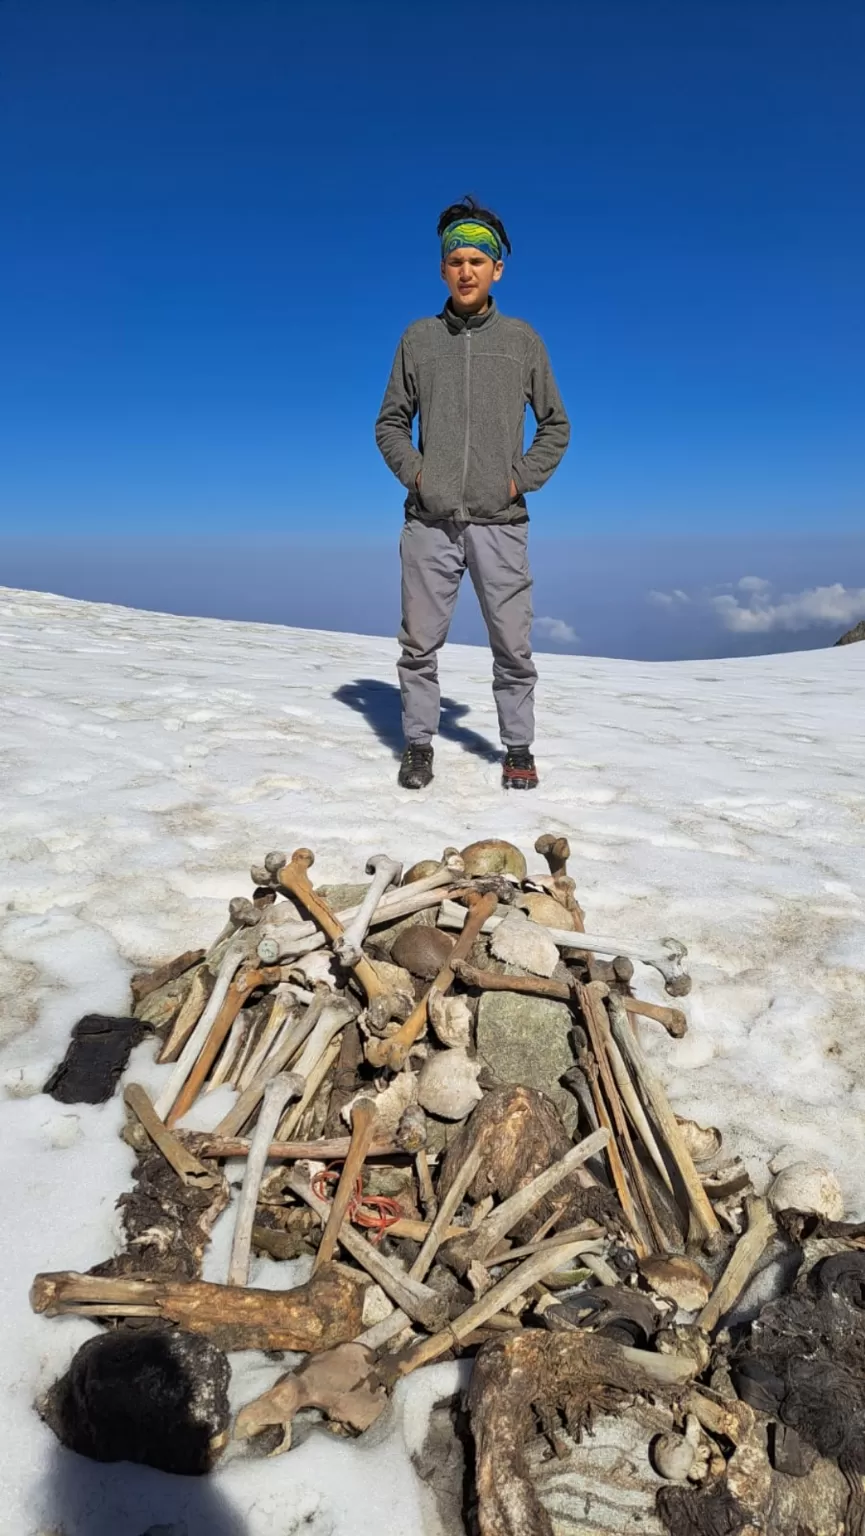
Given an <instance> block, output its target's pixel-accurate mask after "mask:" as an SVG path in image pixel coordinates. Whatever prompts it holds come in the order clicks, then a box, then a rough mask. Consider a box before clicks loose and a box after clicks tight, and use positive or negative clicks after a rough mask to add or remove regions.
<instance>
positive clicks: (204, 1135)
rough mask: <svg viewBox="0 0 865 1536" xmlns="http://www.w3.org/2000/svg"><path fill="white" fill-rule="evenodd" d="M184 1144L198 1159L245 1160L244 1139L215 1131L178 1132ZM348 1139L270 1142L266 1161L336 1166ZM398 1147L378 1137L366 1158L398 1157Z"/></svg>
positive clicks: (246, 1142)
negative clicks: (317, 1163)
mask: <svg viewBox="0 0 865 1536" xmlns="http://www.w3.org/2000/svg"><path fill="white" fill-rule="evenodd" d="M180 1134H181V1137H182V1140H183V1143H184V1145H187V1146H189V1147H192V1148H194V1149H195V1150H196V1151H197V1152H198V1153H199V1154H200V1156H201V1157H212V1158H223V1157H248V1155H249V1147H250V1139H249V1137H248V1136H221V1135H219V1133H218V1132H216V1131H212V1132H211V1131H181V1133H180ZM350 1142H351V1137H349V1136H330V1137H319V1138H318V1139H317V1140H316V1141H272V1142H271V1143H270V1146H269V1147H268V1149H267V1156H268V1160H269V1161H271V1162H278V1163H291V1162H302V1161H303V1160H304V1159H312V1160H313V1161H319V1160H320V1161H321V1162H325V1163H338V1162H341V1161H342V1159H343V1158H345V1157H347V1156H348V1149H349V1145H350ZM401 1155H402V1148H401V1147H400V1146H398V1145H397V1143H396V1142H395V1141H389V1140H388V1139H387V1138H386V1137H382V1139H381V1140H380V1141H374V1142H373V1144H372V1146H371V1147H370V1149H369V1151H368V1153H367V1158H368V1159H369V1158H379V1159H381V1158H386V1157H399V1156H401Z"/></svg>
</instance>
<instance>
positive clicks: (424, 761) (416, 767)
mask: <svg viewBox="0 0 865 1536" xmlns="http://www.w3.org/2000/svg"><path fill="white" fill-rule="evenodd" d="M432 776H433V749H432V747H427V746H422V745H421V744H420V743H419V742H416V741H414V742H412V741H410V742H409V744H408V746H407V747H406V749H405V751H404V752H403V755H402V762H401V763H400V768H399V775H398V778H397V783H398V784H400V785H401V786H402V788H403V789H426V787H427V785H428V784H431V783H432Z"/></svg>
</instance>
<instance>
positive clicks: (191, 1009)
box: [156, 965, 213, 1062]
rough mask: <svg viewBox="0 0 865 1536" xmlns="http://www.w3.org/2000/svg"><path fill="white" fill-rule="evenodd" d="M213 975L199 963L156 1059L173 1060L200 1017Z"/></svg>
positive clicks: (161, 1060)
mask: <svg viewBox="0 0 865 1536" xmlns="http://www.w3.org/2000/svg"><path fill="white" fill-rule="evenodd" d="M212 983H213V976H212V973H211V972H210V971H209V970H208V968H207V966H206V965H200V966H199V967H198V969H197V971H196V972H195V975H194V977H193V978H192V986H191V987H190V989H189V992H188V994H187V996H186V998H185V1000H184V1002H183V1005H182V1007H181V1009H180V1012H179V1014H178V1015H177V1018H176V1019H175V1020H174V1023H173V1024H172V1026H171V1030H170V1032H169V1034H168V1035H167V1037H166V1039H165V1042H164V1044H163V1046H162V1050H161V1051H160V1052H159V1055H158V1056H157V1058H156V1059H157V1061H159V1062H163V1061H175V1060H176V1059H177V1057H178V1055H179V1054H180V1052H181V1050H182V1049H183V1047H184V1045H185V1044H186V1042H187V1040H188V1039H189V1037H190V1035H191V1034H192V1031H193V1030H194V1028H195V1026H196V1024H197V1023H198V1020H199V1019H200V1018H201V1015H202V1012H203V1010H204V1007H205V1004H206V1003H207V999H208V995H209V992H210V991H211V990H212Z"/></svg>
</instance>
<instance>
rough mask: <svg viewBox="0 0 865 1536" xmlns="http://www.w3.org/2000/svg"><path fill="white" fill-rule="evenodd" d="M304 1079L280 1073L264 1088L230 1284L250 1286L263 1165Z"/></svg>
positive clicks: (236, 1226)
mask: <svg viewBox="0 0 865 1536" xmlns="http://www.w3.org/2000/svg"><path fill="white" fill-rule="evenodd" d="M302 1086H303V1079H302V1078H298V1077H295V1076H294V1074H293V1073H291V1072H284V1073H280V1075H279V1076H278V1077H274V1078H273V1079H272V1081H271V1082H269V1083H268V1085H267V1087H266V1088H265V1090H264V1102H263V1104H262V1106H261V1113H260V1115H259V1117H258V1121H257V1124H256V1127H255V1131H254V1133H253V1137H252V1142H251V1143H250V1148H249V1156H248V1157H247V1159H246V1169H245V1171H244V1175H243V1187H242V1189H241V1191H240V1199H239V1200H238V1202H237V1215H236V1217H235V1223H234V1240H233V1242H232V1245H231V1259H230V1260H229V1265H228V1284H229V1285H247V1284H248V1283H249V1255H250V1249H251V1247H252V1228H253V1224H254V1222H255V1207H256V1202H257V1200H258V1192H259V1189H260V1188H261V1180H262V1178H263V1176H264V1165H265V1163H266V1162H267V1152H268V1148H269V1146H270V1143H271V1141H272V1140H273V1135H274V1132H275V1131H276V1127H277V1125H278V1124H279V1117H280V1115H281V1114H282V1111H283V1110H284V1108H285V1106H286V1104H287V1103H288V1100H289V1099H292V1098H296V1097H297V1095H298V1093H299V1092H300V1091H302Z"/></svg>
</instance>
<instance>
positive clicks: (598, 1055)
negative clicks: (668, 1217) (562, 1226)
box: [574, 982, 666, 1257]
mask: <svg viewBox="0 0 865 1536" xmlns="http://www.w3.org/2000/svg"><path fill="white" fill-rule="evenodd" d="M605 991H606V988H605V987H603V984H601V985H600V986H599V985H598V984H597V983H595V984H594V985H591V986H588V987H584V986H582V985H581V983H580V982H575V983H574V993H575V996H576V998H577V1001H578V1003H579V1005H580V1008H581V1010H582V1014H583V1018H584V1019H585V1021H586V1027H587V1028H588V1031H589V1039H590V1041H591V1046H592V1050H593V1052H594V1055H595V1060H596V1061H597V1064H598V1070H599V1072H600V1074H601V1082H602V1083H603V1087H604V1093H605V1094H606V1098H607V1103H608V1105H609V1107H610V1113H611V1115H612V1117H613V1125H614V1127H615V1132H616V1136H617V1137H618V1138H619V1140H620V1141H621V1143H622V1145H623V1147H624V1148H625V1155H626V1157H627V1159H628V1166H629V1168H630V1170H631V1177H632V1179H633V1181H634V1184H635V1186H636V1190H637V1197H638V1199H639V1201H640V1205H641V1206H642V1209H643V1211H644V1213H645V1217H646V1220H647V1221H648V1223H649V1231H650V1232H651V1235H652V1241H653V1243H654V1245H655V1248H656V1249H657V1251H658V1252H659V1253H664V1252H665V1250H666V1241H665V1238H664V1233H663V1231H662V1230H661V1227H660V1224H659V1222H658V1218H657V1215H656V1213H655V1207H654V1205H653V1204H652V1197H651V1195H650V1194H649V1189H648V1185H647V1184H646V1179H645V1175H644V1173H643V1169H642V1166H641V1164H640V1160H639V1158H638V1157H637V1154H636V1150H635V1148H634V1143H633V1141H632V1140H631V1132H630V1129H629V1127H628V1123H627V1121H626V1119H625V1112H624V1108H623V1105H622V1100H621V1096H620V1094H619V1090H618V1087H617V1085H616V1080H615V1076H614V1073H613V1070H612V1067H611V1065H610V1058H609V1053H608V1049H607V1046H608V1042H609V1041H610V1039H611V1036H610V1026H609V1023H608V1022H607V1015H606V1012H605V1010H604V1005H603V1003H602V1001H601V995H603V992H605ZM599 994H600V995H599ZM602 1123H603V1122H602ZM611 1145H613V1143H611ZM608 1150H609V1149H608ZM611 1166H612V1164H611ZM617 1187H618V1185H617ZM619 1198H620V1199H621V1194H620V1196H619ZM629 1206H630V1210H631V1211H633V1205H632V1202H631V1201H630V1192H629V1199H628V1204H627V1205H625V1204H623V1205H622V1209H623V1210H624V1211H625V1214H626V1215H630V1212H629ZM634 1214H636V1213H634ZM637 1230H639V1228H638V1229H637ZM640 1257H645V1255H644V1254H643V1255H640Z"/></svg>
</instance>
